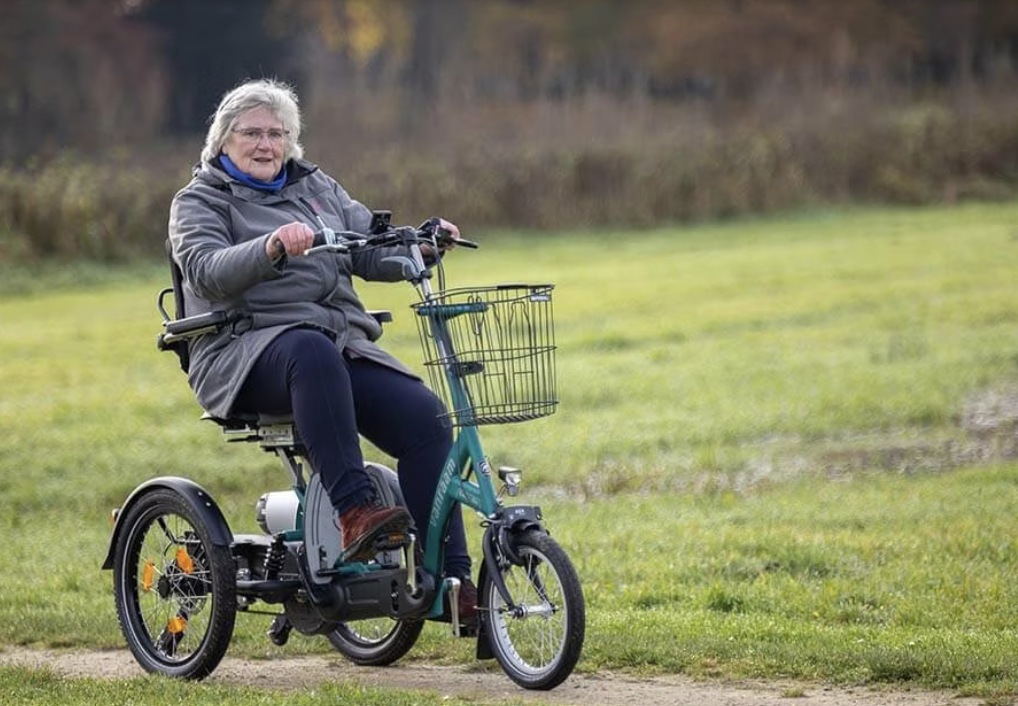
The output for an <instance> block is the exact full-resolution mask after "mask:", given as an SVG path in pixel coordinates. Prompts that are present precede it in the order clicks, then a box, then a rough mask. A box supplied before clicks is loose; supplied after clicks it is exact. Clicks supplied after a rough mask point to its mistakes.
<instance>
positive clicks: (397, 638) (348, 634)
mask: <svg viewBox="0 0 1018 706" xmlns="http://www.w3.org/2000/svg"><path fill="white" fill-rule="evenodd" d="M423 627H424V621H423V620H393V619H392V618H370V619H368V620H356V621H351V622H348V623H340V624H339V627H337V628H336V629H335V630H333V631H332V632H330V633H329V635H328V637H329V642H331V643H332V646H333V647H335V648H336V649H337V650H338V651H339V652H340V653H341V654H342V655H343V656H344V657H346V658H347V659H348V660H350V661H351V662H353V663H354V664H359V665H362V666H366V667H384V666H386V665H389V664H392V663H393V662H395V661H396V660H398V659H399V658H400V657H402V656H403V655H405V654H406V653H407V652H409V651H410V648H411V647H413V646H414V643H416V642H417V638H418V637H419V636H420V634H421V629H422V628H423Z"/></svg>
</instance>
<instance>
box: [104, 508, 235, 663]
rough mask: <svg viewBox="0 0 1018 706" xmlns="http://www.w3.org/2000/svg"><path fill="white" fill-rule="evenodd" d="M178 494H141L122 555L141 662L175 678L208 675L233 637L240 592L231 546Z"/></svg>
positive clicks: (130, 623)
mask: <svg viewBox="0 0 1018 706" xmlns="http://www.w3.org/2000/svg"><path fill="white" fill-rule="evenodd" d="M210 537H211V534H210V531H209V528H208V527H207V526H206V524H205V523H204V522H203V520H202V518H201V517H200V516H199V515H198V513H196V512H195V511H194V509H193V508H192V507H191V506H190V505H189V504H188V503H187V502H186V501H185V500H184V499H183V498H181V497H180V496H179V495H178V494H177V493H175V492H174V491H172V490H166V489H160V490H155V491H152V492H150V493H148V494H146V495H144V496H143V497H141V498H140V499H139V500H138V501H137V502H136V503H135V504H134V505H133V506H132V507H131V508H130V510H129V511H128V514H127V516H126V517H124V520H123V527H122V529H121V532H120V535H119V538H118V540H117V546H116V551H115V555H114V566H113V580H114V598H115V600H116V605H117V617H118V618H119V620H120V628H121V630H122V631H123V633H124V637H125V638H126V639H127V645H128V647H130V649H131V652H132V653H134V657H135V659H137V660H138V663H139V664H141V666H142V667H143V668H144V669H145V670H147V671H149V672H156V673H159V674H164V675H167V676H172V677H182V678H187V679H201V678H203V677H206V676H208V675H209V674H210V673H211V672H212V670H213V669H215V668H216V666H217V665H218V664H219V661H220V660H221V659H222V658H223V655H224V654H225V653H226V648H227V647H228V646H229V644H230V638H231V637H232V636H233V625H234V620H235V619H236V609H237V593H236V576H235V572H234V563H233V557H232V555H231V553H230V550H229V547H217V546H214V545H213V544H212V543H211V541H210Z"/></svg>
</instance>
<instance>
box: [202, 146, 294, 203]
mask: <svg viewBox="0 0 1018 706" xmlns="http://www.w3.org/2000/svg"><path fill="white" fill-rule="evenodd" d="M219 162H220V163H221V164H222V165H223V169H225V170H226V173H227V174H229V175H230V176H232V177H233V178H234V179H236V180H237V181H239V182H240V183H241V184H243V185H244V186H250V187H251V188H252V189H258V190H259V191H268V192H270V193H273V194H278V193H279V191H280V189H282V188H283V186H284V185H285V184H286V165H285V164H284V165H283V168H282V169H280V170H279V174H278V175H277V176H276V178H275V179H273V180H272V181H262V180H261V179H255V178H254V177H253V176H251V175H250V174H248V173H247V172H242V171H241V170H240V167H238V166H237V165H236V164H234V163H233V160H232V159H230V158H229V157H227V156H226V155H225V154H220V155H219Z"/></svg>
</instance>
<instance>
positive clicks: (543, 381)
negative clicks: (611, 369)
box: [413, 284, 558, 426]
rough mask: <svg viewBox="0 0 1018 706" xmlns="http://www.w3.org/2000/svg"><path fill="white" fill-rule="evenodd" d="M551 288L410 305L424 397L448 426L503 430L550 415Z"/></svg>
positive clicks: (455, 292) (507, 289)
mask: <svg viewBox="0 0 1018 706" xmlns="http://www.w3.org/2000/svg"><path fill="white" fill-rule="evenodd" d="M553 288H554V285H551V284H502V285H496V286H492V287H474V288H465V289H450V290H446V291H444V292H440V293H436V294H435V296H433V297H432V298H431V299H429V300H427V301H424V302H420V303H418V304H414V305H413V308H414V310H415V311H416V313H417V317H416V318H417V330H418V333H420V337H421V346H422V347H423V349H424V364H425V366H426V367H427V370H428V375H429V377H430V379H431V386H432V389H433V390H435V392H436V393H438V394H439V395H440V396H442V397H443V398H444V400H445V403H446V407H447V408H448V410H449V412H448V415H449V417H450V418H451V419H452V420H453V422H454V423H455V424H456V425H458V426H474V425H479V424H508V423H510V422H522V421H526V420H528V419H537V418H539V417H546V416H548V415H549V414H552V413H553V412H554V411H555V407H556V405H557V404H558V398H557V397H556V393H555V330H554V324H553V320H552V306H551V290H552V289H553ZM450 380H452V384H451V387H450Z"/></svg>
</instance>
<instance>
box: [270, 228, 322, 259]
mask: <svg viewBox="0 0 1018 706" xmlns="http://www.w3.org/2000/svg"><path fill="white" fill-rule="evenodd" d="M314 239H315V233H314V231H313V230H311V228H309V227H308V226H307V225H306V224H304V223H297V222H294V223H287V224H286V225H285V226H280V227H279V228H276V229H275V230H274V231H272V235H270V236H269V239H268V240H266V241H265V254H266V255H268V256H269V259H270V260H276V259H277V258H280V257H282V256H283V255H284V254H286V255H291V256H295V255H303V254H304V251H305V250H307V249H308V248H310V247H311V245H312V243H313V242H314Z"/></svg>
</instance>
